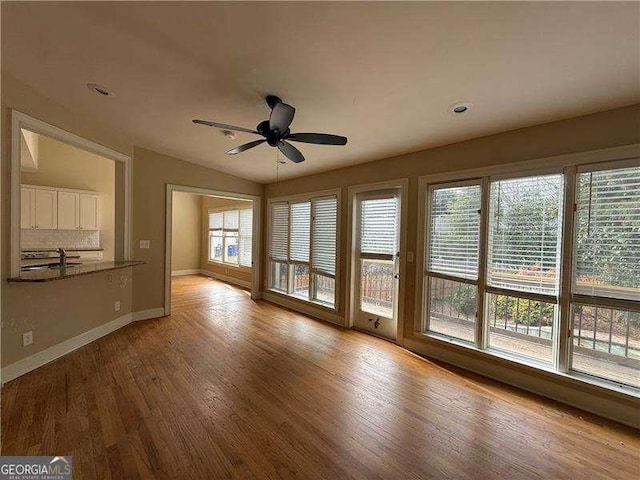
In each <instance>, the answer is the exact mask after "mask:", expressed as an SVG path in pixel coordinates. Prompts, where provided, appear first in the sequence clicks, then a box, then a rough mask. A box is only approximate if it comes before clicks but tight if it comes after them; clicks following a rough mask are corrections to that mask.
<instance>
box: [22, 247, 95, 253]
mask: <svg viewBox="0 0 640 480" xmlns="http://www.w3.org/2000/svg"><path fill="white" fill-rule="evenodd" d="M63 248H64V249H65V250H66V251H67V252H102V251H104V248H99V247H88V248H82V247H79V248H76V247H63ZM20 251H21V252H57V251H58V249H57V248H46V247H43V248H23V249H21V250H20Z"/></svg>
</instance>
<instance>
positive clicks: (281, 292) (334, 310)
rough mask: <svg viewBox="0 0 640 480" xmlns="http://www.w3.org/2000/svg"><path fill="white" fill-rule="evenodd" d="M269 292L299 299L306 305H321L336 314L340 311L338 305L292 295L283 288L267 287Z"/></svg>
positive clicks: (320, 306)
mask: <svg viewBox="0 0 640 480" xmlns="http://www.w3.org/2000/svg"><path fill="white" fill-rule="evenodd" d="M267 292H269V293H273V294H275V295H278V296H280V297H283V298H287V299H291V300H295V301H298V302H302V303H304V304H305V305H312V306H314V307H319V308H322V309H323V310H326V311H327V312H330V313H334V314H337V313H338V307H337V306H335V307H332V306H331V305H329V304H327V303H324V302H320V301H317V300H307V299H305V298H302V297H300V296H297V295H290V294H288V293H285V292H283V291H282V290H276V289H273V288H269V289H267Z"/></svg>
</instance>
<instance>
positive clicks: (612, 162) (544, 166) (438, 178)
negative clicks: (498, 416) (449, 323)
mask: <svg viewBox="0 0 640 480" xmlns="http://www.w3.org/2000/svg"><path fill="white" fill-rule="evenodd" d="M639 159H640V145H638V144H635V145H626V146H622V147H613V148H608V149H603V150H597V151H591V152H582V153H578V154H568V155H560V156H556V157H550V158H545V159H539V160H534V161H528V162H517V163H512V164H510V165H500V166H495V167H486V168H480V169H469V170H463V171H458V172H450V173H445V174H436V175H426V176H422V177H420V178H419V194H418V195H419V197H418V198H419V202H418V241H417V244H416V245H417V252H416V253H417V254H416V262H417V268H416V292H418V293H417V299H416V305H415V317H414V319H415V321H414V332H413V334H414V337H415V338H417V339H421V338H422V339H423V340H424V341H426V340H428V341H433V342H436V343H453V344H456V345H459V346H461V347H464V348H467V349H470V350H477V351H482V353H484V354H489V355H491V356H495V357H499V358H501V359H502V360H506V361H508V362H514V363H518V364H525V365H527V366H529V367H533V368H535V369H539V370H543V371H545V372H548V373H551V374H552V375H558V376H562V377H571V378H573V379H576V380H578V381H581V382H584V383H588V384H591V385H595V386H598V387H603V388H606V389H608V390H613V391H616V392H620V393H623V394H625V395H631V396H634V397H638V398H640V389H637V388H635V387H633V386H631V385H626V384H620V383H619V382H616V381H613V380H607V379H603V378H600V377H596V376H594V375H590V374H586V373H582V372H576V371H574V370H572V369H571V359H572V346H573V338H572V324H571V317H570V314H571V308H572V306H573V305H574V304H577V303H579V304H586V305H598V306H603V307H613V308H621V309H625V310H631V311H640V301H638V302H636V301H632V300H618V299H610V298H604V297H598V298H592V297H588V296H584V295H575V294H573V292H572V290H573V275H572V273H573V268H574V265H573V264H574V262H575V258H574V256H575V255H574V252H573V245H574V242H575V236H576V232H575V228H574V225H575V218H574V211H575V208H576V198H575V196H576V178H577V173H579V172H583V171H595V170H607V169H614V168H624V167H625V166H638V165H640V160H639ZM554 173H562V174H563V178H564V182H563V183H564V184H563V189H564V191H563V200H562V201H563V205H562V209H563V210H562V228H561V238H560V270H559V272H558V275H559V278H558V281H559V289H558V295H557V302H556V305H557V312H558V313H557V317H558V318H557V319H556V324H555V325H554V328H555V330H554V339H553V365H551V366H549V365H545V364H538V363H536V362H535V361H533V360H531V359H530V358H521V357H518V356H517V355H514V354H510V353H508V352H504V351H494V350H493V349H487V348H486V347H487V340H488V339H487V338H486V337H487V335H488V328H486V326H487V324H488V319H487V318H486V317H487V315H486V313H485V311H484V306H485V305H486V304H487V303H488V302H487V300H486V297H487V294H488V293H490V292H498V291H499V290H502V289H497V288H496V287H489V286H488V285H487V257H488V238H489V231H488V225H489V215H488V212H489V206H490V205H489V195H490V181H491V180H502V179H511V178H518V177H529V176H536V175H545V174H554ZM478 178H480V179H481V181H482V186H481V188H482V190H481V195H482V201H481V205H482V207H481V208H482V215H481V222H480V251H479V259H478V321H477V322H476V326H477V329H478V332H477V334H476V340H477V341H476V344H475V345H471V344H469V343H468V342H464V341H462V340H456V339H451V338H446V337H444V336H442V335H438V334H434V333H430V332H428V331H426V326H427V324H426V317H427V315H428V312H429V308H428V307H429V305H428V296H427V294H426V293H427V281H426V280H427V278H428V277H427V271H428V264H427V261H428V251H427V250H426V246H427V245H429V244H428V243H427V242H428V241H429V238H428V236H429V220H428V215H429V211H430V210H429V203H428V202H429V201H430V198H431V191H432V190H433V187H434V186H438V187H440V188H442V187H443V186H445V185H446V186H447V187H449V186H457V185H463V184H464V183H465V182H470V181H473V180H475V179H478ZM456 281H457V280H456ZM467 283H469V282H467ZM505 293H507V294H509V295H513V296H521V297H525V298H529V297H531V298H534V299H540V300H542V301H549V296H548V295H546V294H535V293H534V294H529V293H525V294H523V293H522V292H515V291H514V292H511V290H509V291H508V292H505ZM551 297H555V296H551ZM481 299H482V300H481Z"/></svg>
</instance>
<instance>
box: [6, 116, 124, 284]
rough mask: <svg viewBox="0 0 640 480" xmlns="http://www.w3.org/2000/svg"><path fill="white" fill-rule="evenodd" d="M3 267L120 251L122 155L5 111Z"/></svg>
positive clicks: (75, 262) (105, 257)
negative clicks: (7, 242)
mask: <svg viewBox="0 0 640 480" xmlns="http://www.w3.org/2000/svg"><path fill="white" fill-rule="evenodd" d="M11 138H12V153H11V275H12V276H18V275H19V274H20V272H24V271H31V270H45V269H49V270H50V269H56V268H60V266H61V265H64V266H79V265H83V264H87V263H96V262H101V261H113V260H122V259H128V256H129V240H128V239H129V231H130V226H129V219H130V215H129V204H130V201H129V198H130V193H129V184H130V158H129V157H128V156H126V155H123V154H121V153H118V152H116V151H114V150H111V149H109V148H106V147H104V146H102V145H99V144H96V143H94V142H92V141H90V140H87V139H84V138H81V137H78V136H77V135H74V134H71V133H69V132H66V131H64V130H62V129H59V128H57V127H55V126H53V125H50V124H47V123H45V122H43V121H41V120H38V119H35V118H33V117H30V116H28V115H25V114H23V113H20V112H17V111H15V110H14V111H12V137H11Z"/></svg>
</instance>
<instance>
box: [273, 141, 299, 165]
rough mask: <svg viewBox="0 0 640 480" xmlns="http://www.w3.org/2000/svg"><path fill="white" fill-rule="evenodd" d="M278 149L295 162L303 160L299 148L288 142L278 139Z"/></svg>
mask: <svg viewBox="0 0 640 480" xmlns="http://www.w3.org/2000/svg"><path fill="white" fill-rule="evenodd" d="M278 150H280V151H281V152H282V153H283V154H284V156H285V157H287V158H288V159H289V160H291V161H292V162H295V163H300V162H304V157H303V156H302V153H301V152H300V150H298V149H297V148H296V147H294V146H293V145H291V144H290V143H287V142H284V141H282V140H280V141H279V142H278Z"/></svg>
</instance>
